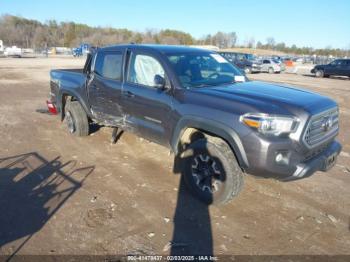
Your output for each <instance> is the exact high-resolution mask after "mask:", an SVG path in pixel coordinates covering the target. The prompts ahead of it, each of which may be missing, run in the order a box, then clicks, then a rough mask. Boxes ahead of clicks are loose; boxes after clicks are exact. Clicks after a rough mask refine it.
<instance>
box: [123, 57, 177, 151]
mask: <svg viewBox="0 0 350 262" xmlns="http://www.w3.org/2000/svg"><path fill="white" fill-rule="evenodd" d="M156 76H157V77H159V76H160V77H162V78H164V79H165V82H166V86H164V87H162V88H160V87H156V85H155V77H156ZM122 94H123V98H122V101H123V102H122V105H123V110H124V113H125V121H126V126H129V127H130V128H131V129H132V131H133V132H136V133H138V134H139V135H141V136H143V137H145V138H147V139H149V140H152V141H155V142H157V143H160V144H164V145H166V144H167V143H168V142H169V141H168V140H167V139H166V137H167V135H166V133H167V132H169V128H170V127H169V117H170V113H171V110H172V103H173V96H172V90H171V88H170V83H169V81H168V80H167V75H166V72H165V70H164V66H163V65H162V63H161V62H160V60H159V59H158V58H157V57H156V56H155V55H150V54H146V53H139V52H132V53H131V54H130V57H129V65H128V72H127V76H126V80H125V81H124V86H123V91H122Z"/></svg>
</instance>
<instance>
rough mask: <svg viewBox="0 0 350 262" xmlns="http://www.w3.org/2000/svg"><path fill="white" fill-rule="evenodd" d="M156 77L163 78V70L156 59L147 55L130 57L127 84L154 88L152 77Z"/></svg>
mask: <svg viewBox="0 0 350 262" xmlns="http://www.w3.org/2000/svg"><path fill="white" fill-rule="evenodd" d="M156 75H160V76H161V77H163V78H165V73H164V69H163V67H162V65H161V64H160V63H159V61H158V60H157V59H155V58H154V57H152V56H148V55H139V54H137V55H132V58H131V61H130V65H129V72H128V79H127V80H128V82H130V83H135V84H139V85H145V86H151V87H154V86H155V84H154V77H155V76H156Z"/></svg>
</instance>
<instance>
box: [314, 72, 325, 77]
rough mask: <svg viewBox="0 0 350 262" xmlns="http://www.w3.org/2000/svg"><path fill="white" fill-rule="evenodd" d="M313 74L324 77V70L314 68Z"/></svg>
mask: <svg viewBox="0 0 350 262" xmlns="http://www.w3.org/2000/svg"><path fill="white" fill-rule="evenodd" d="M315 76H316V77H318V78H322V77H324V71H323V70H316V72H315Z"/></svg>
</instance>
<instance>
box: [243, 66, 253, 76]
mask: <svg viewBox="0 0 350 262" xmlns="http://www.w3.org/2000/svg"><path fill="white" fill-rule="evenodd" d="M244 73H246V74H251V73H252V69H251V68H250V67H245V68H244Z"/></svg>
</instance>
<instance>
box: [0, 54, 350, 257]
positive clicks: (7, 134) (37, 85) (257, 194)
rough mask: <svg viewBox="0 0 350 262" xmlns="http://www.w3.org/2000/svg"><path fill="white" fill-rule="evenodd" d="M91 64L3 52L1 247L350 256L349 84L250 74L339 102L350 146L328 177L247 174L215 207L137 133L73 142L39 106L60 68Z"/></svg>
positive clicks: (4, 250)
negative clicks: (234, 193)
mask: <svg viewBox="0 0 350 262" xmlns="http://www.w3.org/2000/svg"><path fill="white" fill-rule="evenodd" d="M83 64H84V60H82V59H70V58H48V59H45V58H36V59H32V58H26V59H10V58H1V59H0V135H1V136H0V138H1V139H0V254H12V253H17V254H90V255H96V254H110V255H113V254H170V253H172V254H179V253H182V252H185V253H189V252H202V251H209V252H210V250H213V252H214V254H215V255H219V254H230V255H231V254H236V255H238V254H265V255H276V254H278V255H280V254H289V255H294V254H295V255H299V254H350V248H349V247H350V190H349V188H350V138H349V132H348V130H350V80H348V79H316V78H314V77H312V76H304V75H293V74H274V75H270V74H254V75H251V76H250V78H252V79H257V80H263V81H273V82H280V83H287V84H293V85H298V86H300V87H302V88H305V89H310V90H313V91H316V92H319V93H322V94H324V95H328V96H330V97H332V98H333V99H335V100H336V101H337V102H338V103H339V105H340V113H341V133H340V135H339V140H340V141H341V143H342V144H343V152H342V153H341V155H340V157H339V159H338V163H337V165H336V166H335V167H334V168H333V169H332V170H330V171H329V172H328V173H321V172H318V173H316V174H315V175H314V176H312V177H309V178H306V179H303V180H299V181H294V182H288V183H283V182H278V181H275V180H270V179H256V178H253V177H251V176H246V177H245V187H244V189H243V191H242V193H241V194H240V195H239V197H238V198H236V199H235V200H234V201H233V202H231V203H230V204H229V205H227V206H223V207H212V206H210V207H207V206H205V205H203V204H201V203H200V202H198V201H197V200H195V199H193V198H192V197H191V196H190V195H189V194H188V193H187V192H186V190H185V189H184V188H183V184H182V181H181V179H180V176H179V175H176V174H173V172H172V168H173V158H174V156H173V155H169V152H168V151H167V150H166V149H164V148H163V147H160V146H158V145H156V144H153V143H150V142H148V141H146V140H143V139H140V138H138V137H136V136H134V135H132V134H128V133H124V134H123V135H122V137H121V138H120V140H119V141H118V143H117V144H116V145H112V144H111V143H110V136H111V130H110V129H108V128H100V129H98V130H97V128H96V130H95V132H94V133H92V134H91V135H90V136H89V137H85V138H76V137H72V136H71V135H69V134H68V132H67V131H66V129H65V126H64V125H63V124H62V123H61V122H60V121H59V119H58V117H55V116H51V115H48V114H45V113H39V112H36V110H37V109H43V108H45V100H46V99H47V97H48V92H49V70H50V69H52V68H78V67H82V66H83ZM171 241H172V243H173V245H172V246H171V245H169V243H170V242H171Z"/></svg>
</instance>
